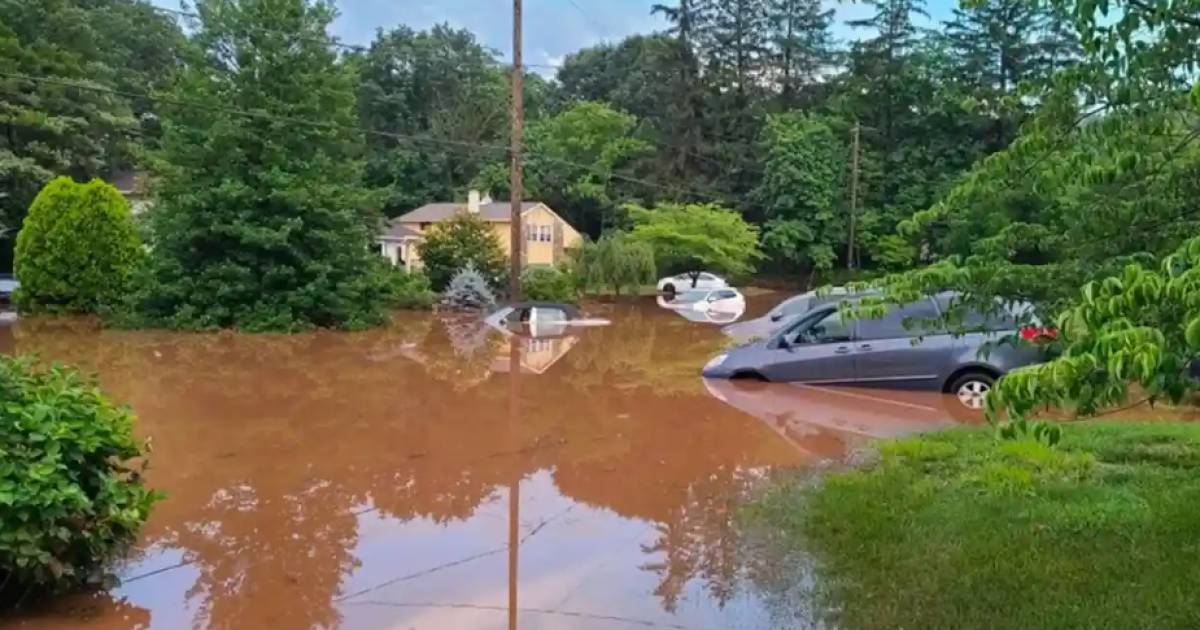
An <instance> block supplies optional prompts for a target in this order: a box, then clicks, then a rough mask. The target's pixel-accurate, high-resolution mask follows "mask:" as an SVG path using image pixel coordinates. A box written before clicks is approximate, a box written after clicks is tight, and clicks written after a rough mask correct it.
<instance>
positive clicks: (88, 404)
mask: <svg viewBox="0 0 1200 630" xmlns="http://www.w3.org/2000/svg"><path fill="white" fill-rule="evenodd" d="M133 421H134V419H133V416H132V414H130V413H129V411H128V410H126V409H123V408H120V407H117V406H116V405H114V404H113V403H112V402H111V401H110V400H109V399H108V398H107V397H105V396H104V394H103V393H101V392H100V390H99V389H98V388H97V387H96V386H95V385H93V384H92V383H89V382H86V381H85V380H83V379H82V378H80V376H79V375H78V374H77V373H76V372H75V371H73V370H70V369H67V368H63V367H52V368H49V369H44V370H43V369H37V368H35V367H34V366H33V361H32V360H31V359H29V358H4V357H0V600H3V599H5V596H6V595H7V596H9V597H11V596H14V595H23V594H25V593H26V592H29V591H31V590H34V591H49V592H55V591H61V590H64V589H67V588H70V587H73V586H78V585H82V584H88V583H95V582H96V581H97V580H99V579H100V578H101V577H102V575H101V573H100V572H101V571H102V570H103V568H104V566H105V564H106V563H107V562H109V561H110V560H112V559H113V557H114V556H116V555H117V554H119V553H120V552H121V551H122V550H124V549H125V548H126V546H127V545H128V544H129V543H131V542H133V541H134V539H135V537H136V535H137V532H138V529H139V528H140V527H141V526H142V524H143V523H144V522H145V520H146V517H147V515H148V514H149V512H150V508H151V506H152V505H153V504H154V502H155V501H157V500H158V499H159V496H158V494H157V493H155V492H152V491H151V490H149V489H147V488H145V487H144V486H143V484H142V479H141V468H142V467H144V465H145V464H144V460H143V459H142V456H143V450H142V447H141V444H140V443H139V442H137V441H136V440H135V439H134V437H133ZM135 458H137V459H138V460H141V461H142V462H143V463H142V464H141V465H139V466H134V465H132V464H130V463H129V462H130V461H131V460H134V459H135Z"/></svg>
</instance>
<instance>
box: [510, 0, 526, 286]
mask: <svg viewBox="0 0 1200 630" xmlns="http://www.w3.org/2000/svg"><path fill="white" fill-rule="evenodd" d="M524 134H525V69H524V68H522V67H521V0H513V68H512V138H511V141H512V147H511V149H510V151H509V152H510V153H511V154H512V155H511V158H512V165H511V170H512V172H511V178H512V181H511V183H510V187H511V188H512V210H511V213H510V216H509V220H510V221H511V223H510V228H511V229H510V230H509V245H510V248H509V249H510V252H509V261H510V263H511V264H510V266H509V270H508V299H509V300H510V301H513V302H517V301H520V299H521V244H522V237H523V236H524V235H523V234H522V232H523V230H522V229H521V227H522V226H521V203H522V202H523V201H524V199H523V197H524V196H525V195H524V191H523V190H522V188H523V185H524V184H523V182H522V179H523V176H524V173H522V171H521V140H522V136H524Z"/></svg>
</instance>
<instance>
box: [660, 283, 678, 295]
mask: <svg viewBox="0 0 1200 630" xmlns="http://www.w3.org/2000/svg"><path fill="white" fill-rule="evenodd" d="M663 293H666V294H667V295H675V285H673V284H671V283H670V282H668V283H666V284H665V285H663Z"/></svg>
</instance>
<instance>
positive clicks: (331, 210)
mask: <svg viewBox="0 0 1200 630" xmlns="http://www.w3.org/2000/svg"><path fill="white" fill-rule="evenodd" d="M196 11H197V13H198V14H199V15H200V19H199V22H198V24H197V31H196V33H195V35H194V36H193V42H194V44H195V47H196V56H195V57H194V58H192V59H190V60H189V64H188V67H187V69H186V70H185V71H184V72H183V74H182V75H181V77H180V79H179V81H178V83H177V85H176V86H175V87H174V89H173V91H172V97H173V98H172V101H173V102H174V103H182V104H184V105H179V106H168V107H165V108H164V111H163V118H164V128H165V133H164V135H163V140H162V150H161V152H160V153H159V155H158V159H159V164H160V168H161V179H160V182H159V193H160V194H159V203H158V205H157V207H156V208H155V209H154V210H153V211H152V212H153V214H152V217H151V218H152V222H153V234H154V243H153V250H152V253H151V257H150V263H151V264H150V267H149V269H148V270H147V273H146V274H145V276H144V278H143V284H142V286H141V287H140V290H139V291H138V292H137V293H136V294H135V295H133V296H132V299H131V300H130V303H129V304H128V311H129V312H128V313H127V315H128V323H130V324H135V325H146V326H168V327H177V328H189V329H191V328H226V327H232V328H240V329H246V330H252V331H265V330H276V331H290V330H297V329H304V328H310V327H314V326H317V327H361V326H366V325H371V324H375V323H379V322H381V321H382V320H383V319H384V315H385V311H384V305H385V303H386V300H387V293H388V287H387V279H386V277H384V276H383V275H382V274H379V273H374V272H373V271H372V270H378V269H379V267H378V266H377V265H376V264H375V263H376V262H377V260H376V258H377V254H374V253H372V252H371V250H370V248H369V247H368V245H369V243H370V242H371V238H373V236H374V234H373V231H374V229H375V227H376V219H375V216H374V215H373V214H372V213H370V212H368V211H367V208H369V207H370V206H371V201H372V195H371V194H370V191H368V190H367V189H365V188H364V187H363V186H362V184H361V181H362V162H361V156H362V138H361V136H359V134H357V133H355V132H353V131H350V129H352V128H353V127H354V125H355V122H356V118H355V111H354V95H353V88H354V74H353V72H352V70H351V68H350V67H348V66H347V65H346V64H344V63H342V62H341V61H339V59H338V57H337V54H336V53H335V52H334V49H333V47H332V46H331V45H330V44H331V43H332V39H331V38H330V37H329V35H328V34H327V33H326V27H327V26H328V25H329V23H330V21H331V20H332V19H333V17H334V10H333V8H332V6H331V5H330V4H329V3H327V2H324V1H323V0H317V1H312V2H310V1H309V0H205V1H203V2H198V3H197V4H196Z"/></svg>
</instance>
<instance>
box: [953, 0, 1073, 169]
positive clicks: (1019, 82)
mask: <svg viewBox="0 0 1200 630" xmlns="http://www.w3.org/2000/svg"><path fill="white" fill-rule="evenodd" d="M1060 21H1061V17H1060V16H1057V15H1055V14H1054V13H1053V12H1051V11H1048V10H1047V7H1045V6H1042V5H1038V4H1033V3H1029V2H1025V1H1024V0H988V1H987V2H982V3H977V4H973V5H971V6H968V7H965V8H960V9H955V10H954V19H953V20H951V21H949V22H946V24H945V37H946V39H947V40H948V42H949V45H950V49H951V50H952V51H953V52H954V53H955V55H956V56H957V57H958V63H957V72H956V74H957V77H956V79H957V80H958V81H961V82H962V83H963V85H964V87H965V88H966V90H967V93H968V95H969V97H970V98H971V100H972V101H973V103H974V106H975V108H976V109H978V110H979V111H980V112H981V113H983V114H985V115H986V116H987V117H988V118H989V119H991V121H992V122H991V134H992V138H990V148H991V150H993V151H996V150H999V149H1002V148H1004V147H1005V146H1007V145H1008V143H1009V142H1011V141H1012V138H1013V136H1014V135H1015V134H1016V131H1017V128H1018V126H1019V125H1020V124H1021V122H1023V120H1024V118H1025V115H1026V114H1027V112H1028V109H1029V103H1031V102H1032V99H1028V98H1026V99H1022V98H1020V97H1021V96H1022V94H1021V90H1022V89H1024V90H1029V92H1026V94H1029V93H1033V94H1036V93H1037V92H1033V91H1032V90H1033V86H1032V85H1030V84H1033V83H1036V84H1038V85H1039V86H1041V87H1043V88H1044V87H1048V86H1049V83H1050V80H1051V77H1052V75H1053V74H1054V73H1056V72H1058V71H1059V70H1061V69H1063V68H1064V67H1065V66H1066V65H1067V64H1068V63H1069V62H1070V61H1071V59H1072V56H1073V55H1072V53H1073V51H1074V49H1076V48H1078V44H1077V43H1075V42H1074V41H1072V38H1070V36H1069V35H1068V34H1066V33H1062V32H1061V31H1060V30H1059V28H1058V23H1059V22H1060ZM1023 84H1025V85H1023Z"/></svg>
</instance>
